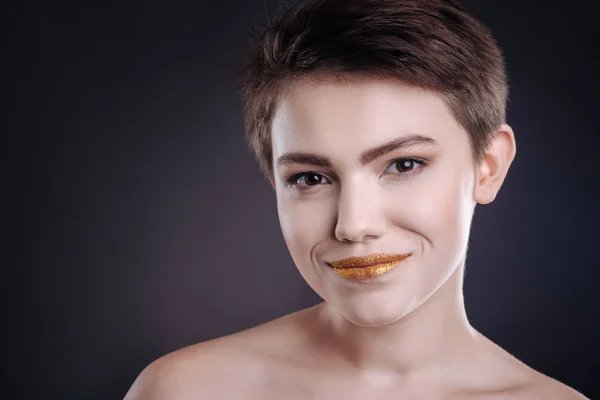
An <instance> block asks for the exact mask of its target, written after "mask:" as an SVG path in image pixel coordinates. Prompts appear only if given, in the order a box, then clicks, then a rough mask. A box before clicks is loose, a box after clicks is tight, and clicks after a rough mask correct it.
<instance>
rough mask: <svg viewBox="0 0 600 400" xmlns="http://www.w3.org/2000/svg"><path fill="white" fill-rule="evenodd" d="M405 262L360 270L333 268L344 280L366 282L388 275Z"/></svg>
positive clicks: (389, 263) (360, 268) (359, 268)
mask: <svg viewBox="0 0 600 400" xmlns="http://www.w3.org/2000/svg"><path fill="white" fill-rule="evenodd" d="M403 261H404V260H401V261H392V262H387V263H381V264H375V265H369V266H368V267H358V268H333V270H334V271H335V273H336V274H338V275H339V276H341V277H342V278H345V279H352V280H357V281H365V280H368V279H373V278H377V277H378V276H381V275H384V274H387V273H388V272H390V271H391V270H393V269H394V268H396V267H397V266H399V265H400V264H402V262H403Z"/></svg>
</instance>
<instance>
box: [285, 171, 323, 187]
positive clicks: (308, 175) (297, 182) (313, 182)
mask: <svg viewBox="0 0 600 400" xmlns="http://www.w3.org/2000/svg"><path fill="white" fill-rule="evenodd" d="M328 183H331V182H330V181H329V180H328V179H327V178H325V177H324V176H323V175H321V174H317V173H316V172H303V173H301V174H297V175H294V176H292V177H291V178H290V179H289V180H288V184H289V185H291V186H296V187H298V188H307V187H309V186H318V185H325V184H328Z"/></svg>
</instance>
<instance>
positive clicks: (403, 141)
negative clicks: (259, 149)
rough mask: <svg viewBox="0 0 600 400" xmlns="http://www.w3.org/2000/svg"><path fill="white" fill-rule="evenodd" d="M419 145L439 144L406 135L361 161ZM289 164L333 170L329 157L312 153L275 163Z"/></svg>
mask: <svg viewBox="0 0 600 400" xmlns="http://www.w3.org/2000/svg"><path fill="white" fill-rule="evenodd" d="M417 144H431V145H435V144H437V142H436V141H435V140H434V139H432V138H430V137H428V136H423V135H417V134H411V135H405V136H401V137H399V138H396V139H393V140H391V141H389V142H386V143H383V144H381V145H379V146H377V147H374V148H372V149H368V150H365V151H364V152H363V153H362V154H361V156H360V161H361V163H362V164H363V165H366V164H368V163H370V162H371V161H373V160H375V159H377V158H379V157H381V156H383V155H385V154H387V153H389V152H392V151H394V150H397V149H401V148H405V147H410V146H414V145H417ZM287 164H305V165H314V166H317V167H323V168H331V161H330V160H329V159H328V158H327V157H324V156H320V155H317V154H312V153H300V152H295V153H286V154H283V155H282V156H280V157H279V158H277V161H276V162H275V165H277V166H282V165H287Z"/></svg>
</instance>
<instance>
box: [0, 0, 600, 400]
mask: <svg viewBox="0 0 600 400" xmlns="http://www.w3.org/2000/svg"><path fill="white" fill-rule="evenodd" d="M538 3H539V2H537V1H536V0H527V1H525V0H519V1H517V0H510V1H509V0H502V1H500V0H494V1H485V2H484V1H476V0H470V1H463V4H464V6H465V7H466V8H467V9H468V10H469V11H471V12H472V13H473V14H475V15H476V16H477V17H479V18H480V19H481V20H482V21H483V22H484V23H486V24H487V25H488V26H489V27H490V28H491V29H492V31H493V33H494V35H495V37H496V38H497V40H498V41H499V43H500V45H501V47H502V48H503V50H504V53H505V56H506V61H507V66H508V71H509V75H510V83H511V101H510V104H509V111H508V118H509V123H510V124H511V125H512V126H513V128H514V129H515V132H516V137H517V145H518V152H517V158H516V160H515V162H514V164H513V168H512V170H511V171H510V173H509V176H508V178H507V181H506V183H505V185H504V187H503V190H502V191H501V192H500V194H499V197H498V198H497V200H496V201H495V202H494V203H493V204H491V205H488V206H483V207H479V208H478V210H477V214H476V216H475V220H474V225H473V230H472V238H471V245H470V249H469V260H468V272H467V277H466V287H465V291H466V294H465V296H466V301H467V309H468V313H469V316H470V319H471V321H472V323H473V324H474V326H475V327H476V328H478V329H479V330H481V331H482V332H483V333H484V334H486V335H488V336H489V337H490V338H492V339H493V340H495V341H496V342H497V343H499V344H500V345H502V346H503V347H505V348H506V349H507V350H508V351H510V352H512V353H513V354H515V355H516V356H517V357H518V358H520V359H521V360H523V361H525V362H526V363H528V364H530V365H531V366H533V367H534V368H537V369H539V370H541V371H542V372H544V373H546V374H549V375H551V376H553V377H555V378H557V379H559V380H562V381H564V382H566V383H567V384H569V385H571V386H573V387H575V388H577V389H579V390H580V391H582V392H583V393H585V394H586V395H587V396H589V397H592V398H593V397H596V396H599V395H600V385H599V384H598V383H597V382H596V381H597V379H596V380H595V379H594V377H595V376H594V374H593V372H594V371H595V372H596V373H598V372H599V371H600V369H599V368H598V361H597V360H598V358H599V356H600V354H599V352H598V340H599V339H598V338H599V337H600V330H599V328H598V326H597V325H598V324H597V320H598V317H597V312H596V307H597V305H598V304H600V302H599V300H600V293H599V292H600V291H599V290H598V289H597V286H598V283H599V279H598V278H599V267H600V263H599V261H598V258H596V256H597V254H598V253H596V250H597V249H598V248H599V246H600V244H599V243H598V239H599V238H600V235H599V234H598V223H599V222H600V220H599V218H598V217H599V212H598V205H599V204H600V203H599V202H598V200H599V191H598V172H599V168H598V162H599V161H598V158H597V157H596V155H597V151H598V149H599V146H600V140H599V137H598V122H597V121H598V119H597V116H598V107H599V106H600V102H599V101H598V93H600V79H599V77H598V73H599V71H600V56H599V51H600V50H599V49H600V39H599V28H598V25H599V24H598V22H597V19H596V18H597V15H598V11H599V6H598V5H597V4H598V3H597V2H595V1H590V2H589V3H588V2H584V1H579V0H573V1H570V2H562V3H563V4H562V5H561V6H558V5H554V4H553V3H550V2H541V3H539V4H540V5H539V6H536V4H538ZM542 4H543V6H542ZM275 9H276V2H275V1H274V0H270V1H266V2H265V1H264V0H222V1H218V2H214V1H205V2H202V1H199V2H196V3H195V5H194V6H193V7H192V8H189V7H188V8H185V7H182V6H177V5H175V4H174V3H173V2H165V3H164V4H162V5H158V4H155V3H152V2H133V1H130V2H119V3H110V2H97V3H93V2H78V3H74V2H73V3H69V4H67V3H61V2H40V1H38V2H35V1H21V2H18V3H12V4H11V5H9V7H8V9H7V10H6V11H7V12H6V13H5V14H4V15H5V16H7V17H8V19H7V21H6V22H5V23H4V24H3V27H2V30H3V33H4V35H3V36H4V38H5V40H6V44H5V46H4V48H5V51H4V57H3V59H4V62H3V63H4V65H5V67H8V69H7V72H6V73H5V78H7V79H6V81H7V86H6V88H8V90H7V91H6V92H5V93H6V94H7V96H6V98H7V99H8V102H7V106H6V107H5V108H4V113H3V114H4V116H5V118H4V120H5V130H4V133H3V137H4V138H5V139H4V146H3V150H4V151H3V153H4V157H3V164H5V167H4V168H3V170H4V171H3V172H4V173H3V176H4V177H5V185H4V187H5V191H4V200H5V202H6V203H5V204H7V206H5V207H6V208H5V210H6V212H5V215H6V216H7V219H6V220H7V221H8V222H7V223H6V224H5V227H7V228H8V229H7V231H8V232H7V233H8V234H7V236H6V237H7V240H6V241H4V247H5V254H6V255H5V257H4V261H5V263H3V264H4V265H3V271H5V273H4V276H3V278H2V279H1V284H0V285H1V289H2V294H3V301H2V306H3V313H2V320H3V324H2V339H3V340H2V347H3V349H2V362H1V363H0V365H1V367H0V368H1V372H2V374H1V379H2V389H3V391H6V392H7V393H10V394H11V397H6V398H37V397H41V396H42V395H44V396H45V397H46V398H64V399H84V398H85V399H108V398H122V397H123V396H124V394H125V392H126V391H127V389H128V387H129V386H130V385H131V383H132V382H133V380H134V378H135V377H136V375H137V374H138V373H139V372H140V371H141V370H142V369H143V367H144V366H146V365H147V364H148V363H150V362H151V361H152V360H154V359H156V358H157V357H159V356H161V355H163V354H165V353H168V352H170V351H173V350H175V349H178V348H180V347H183V346H186V345H189V344H192V343H196V342H199V341H203V340H207V339H210V338H214V337H217V336H222V335H225V334H228V333H232V332H236V331H239V330H242V329H245V328H248V327H251V326H253V325H256V324H258V323H261V322H265V321H267V320H270V319H273V318H276V317H279V316H281V315H284V314H287V313H289V312H292V311H294V310H297V309H300V308H303V307H307V306H310V305H312V304H315V303H316V302H317V301H319V299H318V298H317V296H316V295H315V294H313V293H312V291H311V289H310V288H309V287H308V286H307V285H306V284H305V283H304V282H303V281H302V278H301V277H300V275H299V273H298V272H297V270H296V269H295V267H294V265H293V263H292V261H291V258H290V257H289V255H288V253H287V249H286V247H285V244H284V242H283V240H282V237H281V234H280V231H279V225H278V221H277V215H276V208H275V198H274V193H273V192H272V190H271V188H270V186H269V185H268V183H267V182H266V181H265V180H264V179H263V178H262V177H261V175H260V173H259V172H258V169H257V167H256V164H255V162H254V161H253V159H252V157H251V155H250V153H249V151H248V150H247V149H246V147H245V142H244V134H243V127H242V122H241V113H240V103H239V99H238V97H237V95H236V93H235V91H234V81H233V68H234V67H235V65H236V63H237V62H238V60H239V57H240V53H241V51H242V49H243V48H244V45H245V44H246V43H247V38H246V36H245V33H244V30H245V29H246V28H250V27H252V26H254V25H257V26H262V25H264V22H265V21H266V18H267V17H266V16H267V14H272V13H273V12H274V10H275ZM224 264H229V265H236V266H237V267H236V269H235V271H234V270H232V269H223V268H220V266H223V265H224ZM199 271H202V273H200V272H199ZM207 271H209V272H207Z"/></svg>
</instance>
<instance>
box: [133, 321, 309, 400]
mask: <svg viewBox="0 0 600 400" xmlns="http://www.w3.org/2000/svg"><path fill="white" fill-rule="evenodd" d="M300 313H302V311H300V312H297V313H293V314H289V315H287V316H284V317H282V318H278V319H276V320H273V321H270V322H267V323H265V324H262V325H259V326H256V327H254V328H251V329H247V330H245V331H242V332H238V333H235V334H232V335H228V336H224V337H221V338H217V339H213V340H209V341H206V342H202V343H198V344H195V345H192V346H188V347H185V348H182V349H180V350H177V351H175V352H173V353H170V354H167V355H165V356H163V357H161V358H159V359H157V360H156V361H154V362H152V363H151V364H150V365H148V366H147V367H146V368H145V369H144V370H143V371H142V372H141V373H140V375H139V376H138V377H137V379H136V380H135V382H134V383H133V385H132V386H131V388H130V389H129V391H128V392H127V395H126V396H125V400H141V399H144V400H154V399H166V398H168V399H173V400H186V399H197V398H203V397H204V396H206V398H236V397H239V396H240V395H241V394H244V396H245V398H253V397H254V396H253V395H252V393H256V394H257V397H258V394H259V393H260V390H261V388H264V387H265V384H266V383H267V380H268V377H269V376H270V374H271V372H272V371H273V368H276V364H277V363H278V362H279V360H278V359H277V357H279V356H281V355H282V354H284V350H285V349H289V348H290V346H289V344H290V340H293V338H290V335H286V334H282V331H285V330H290V328H291V326H292V325H293V324H294V321H295V320H296V319H297V317H298V316H299V314H300ZM290 333H291V332H290Z"/></svg>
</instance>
